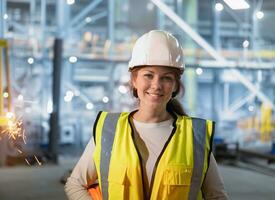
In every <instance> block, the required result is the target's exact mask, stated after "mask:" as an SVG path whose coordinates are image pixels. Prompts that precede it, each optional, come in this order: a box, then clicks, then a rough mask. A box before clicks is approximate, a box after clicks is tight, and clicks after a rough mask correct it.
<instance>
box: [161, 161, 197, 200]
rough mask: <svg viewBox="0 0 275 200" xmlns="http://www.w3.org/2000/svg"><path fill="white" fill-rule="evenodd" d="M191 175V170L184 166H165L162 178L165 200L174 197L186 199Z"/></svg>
mask: <svg viewBox="0 0 275 200" xmlns="http://www.w3.org/2000/svg"><path fill="white" fill-rule="evenodd" d="M192 173H193V169H192V168H191V167H186V166H184V165H170V166H167V168H166V169H165V172H164V176H163V186H164V193H165V196H166V197H167V199H170V198H171V199H174V197H182V199H187V197H188V193H189V190H190V184H191V178H192ZM168 197H169V198H168Z"/></svg>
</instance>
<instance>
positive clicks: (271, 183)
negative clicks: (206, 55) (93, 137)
mask: <svg viewBox="0 0 275 200" xmlns="http://www.w3.org/2000/svg"><path fill="white" fill-rule="evenodd" d="M74 163H75V160H71V159H63V160H62V161H61V162H60V164H59V165H58V166H55V165H44V166H39V167H29V166H25V167H24V166H21V167H9V168H7V167H4V168H3V167H2V168H0V200H37V199H39V200H49V199H51V200H63V199H64V200H65V199H66V196H65V193H64V189H63V185H62V184H61V183H60V178H61V177H62V176H63V175H64V173H65V172H66V171H67V170H68V169H70V168H71V167H72V166H73V165H74ZM219 168H220V172H221V174H222V176H223V178H224V182H225V187H226V190H227V192H228V193H229V196H230V199H233V200H246V199H249V200H262V199H265V200H274V199H275V178H274V176H273V177H270V176H267V175H263V174H259V173H256V172H253V171H249V170H246V169H239V168H235V167H231V166H225V165H222V166H219Z"/></svg>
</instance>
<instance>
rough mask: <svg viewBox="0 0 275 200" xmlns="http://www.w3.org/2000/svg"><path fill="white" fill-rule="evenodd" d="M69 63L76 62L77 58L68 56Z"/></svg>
mask: <svg viewBox="0 0 275 200" xmlns="http://www.w3.org/2000/svg"><path fill="white" fill-rule="evenodd" d="M69 62H70V63H76V62H77V57H75V56H70V57H69Z"/></svg>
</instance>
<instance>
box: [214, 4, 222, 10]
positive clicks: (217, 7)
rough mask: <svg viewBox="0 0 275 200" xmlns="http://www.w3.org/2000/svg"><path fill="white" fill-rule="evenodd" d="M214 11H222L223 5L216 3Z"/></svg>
mask: <svg viewBox="0 0 275 200" xmlns="http://www.w3.org/2000/svg"><path fill="white" fill-rule="evenodd" d="M215 9H216V11H218V12H220V11H222V10H223V5H222V4H221V3H216V4H215Z"/></svg>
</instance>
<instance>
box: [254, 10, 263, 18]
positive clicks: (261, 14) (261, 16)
mask: <svg viewBox="0 0 275 200" xmlns="http://www.w3.org/2000/svg"><path fill="white" fill-rule="evenodd" d="M256 17H257V18H258V19H263V17H264V13H263V12H262V11H258V12H256Z"/></svg>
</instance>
